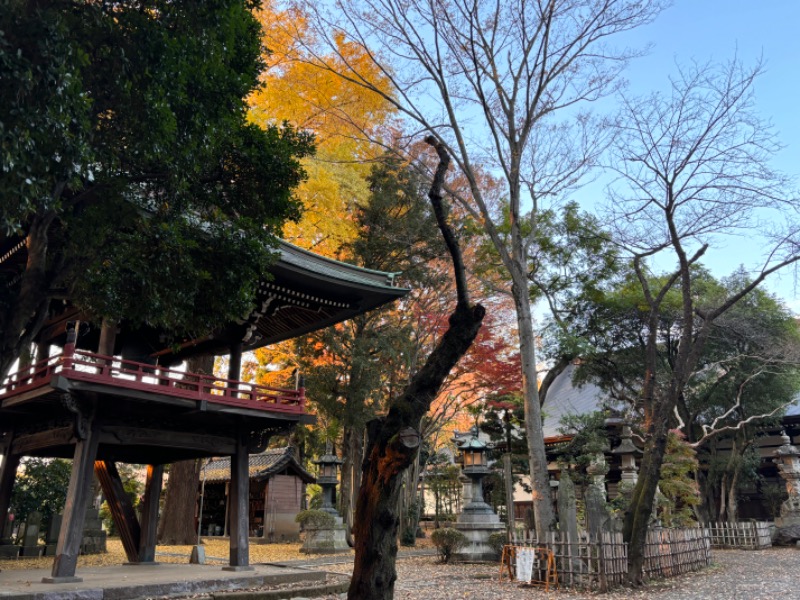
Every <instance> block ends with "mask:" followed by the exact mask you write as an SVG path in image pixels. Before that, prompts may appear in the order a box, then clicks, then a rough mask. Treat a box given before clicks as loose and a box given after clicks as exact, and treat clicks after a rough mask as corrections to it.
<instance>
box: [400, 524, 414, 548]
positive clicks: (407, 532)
mask: <svg viewBox="0 0 800 600" xmlns="http://www.w3.org/2000/svg"><path fill="white" fill-rule="evenodd" d="M416 543H417V532H416V531H414V530H413V529H411V527H406V528H405V529H403V533H402V534H401V535H400V545H401V546H414V545H416Z"/></svg>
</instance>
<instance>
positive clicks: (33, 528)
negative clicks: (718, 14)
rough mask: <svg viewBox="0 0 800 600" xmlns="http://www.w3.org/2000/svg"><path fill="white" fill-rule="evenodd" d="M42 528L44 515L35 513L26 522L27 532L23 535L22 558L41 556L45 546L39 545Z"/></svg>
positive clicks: (29, 515)
mask: <svg viewBox="0 0 800 600" xmlns="http://www.w3.org/2000/svg"><path fill="white" fill-rule="evenodd" d="M41 526H42V513H40V512H38V511H33V512H31V513H30V514H28V518H27V519H26V520H25V532H24V533H23V534H22V547H21V548H20V551H19V554H20V556H41V555H42V550H44V546H40V545H39V530H40V529H41Z"/></svg>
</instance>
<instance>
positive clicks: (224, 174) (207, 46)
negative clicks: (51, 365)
mask: <svg viewBox="0 0 800 600" xmlns="http://www.w3.org/2000/svg"><path fill="white" fill-rule="evenodd" d="M256 5H257V3H256V2H251V1H245V0H222V1H220V2H214V3H201V4H197V3H195V2H188V1H182V0H179V1H177V2H174V1H167V0H153V1H147V2H140V1H131V2H127V1H123V2H114V3H106V2H98V3H79V4H75V3H72V2H60V1H59V2H50V3H45V4H41V3H30V2H24V1H22V0H4V2H3V10H0V31H2V32H3V33H2V35H0V64H2V69H0V73H2V74H1V75H0V77H1V78H2V80H1V81H0V106H2V109H0V110H2V118H0V141H1V143H2V146H1V147H2V169H3V177H2V178H0V198H2V203H1V204H0V248H2V251H3V253H5V252H6V251H8V250H10V249H19V246H18V244H19V242H20V241H21V240H22V241H23V243H24V247H25V249H26V250H27V262H25V263H23V262H21V261H17V262H14V261H13V260H6V264H5V265H0V267H3V268H2V269H1V270H0V276H2V277H3V279H4V285H2V286H0V330H2V331H3V334H4V335H3V336H2V341H0V372H4V371H6V370H7V369H8V367H9V365H10V364H11V362H13V360H14V358H15V357H16V356H17V355H18V354H19V351H20V349H21V348H22V347H24V345H25V344H27V343H30V340H31V339H32V338H33V337H34V336H35V334H36V333H37V331H38V328H39V326H40V325H41V323H42V321H43V320H44V318H45V317H46V314H47V311H48V308H49V305H50V301H51V300H52V299H54V298H58V299H61V298H63V299H69V300H70V301H72V302H74V303H75V304H76V305H79V306H80V307H81V308H84V309H86V310H88V311H90V312H91V313H92V314H94V315H95V316H97V317H103V318H109V319H111V320H120V319H123V318H124V319H127V320H129V321H130V322H132V323H133V324H134V325H145V324H146V325H151V326H156V327H160V328H163V329H164V330H166V331H171V332H173V333H176V334H184V333H187V332H203V331H207V330H208V329H210V328H212V327H213V326H215V325H217V324H219V323H221V322H224V321H225V320H228V319H230V318H233V317H237V316H240V315H241V314H242V313H244V312H245V311H246V310H247V309H248V308H249V304H250V302H251V299H252V293H253V291H254V285H255V283H256V281H257V279H258V277H259V276H260V275H261V274H262V273H263V271H264V268H265V266H266V265H267V264H268V263H269V261H270V259H271V258H272V254H271V245H272V244H273V243H274V240H275V236H276V235H277V234H279V233H280V232H281V228H282V225H283V224H284V223H285V222H286V220H287V219H297V218H298V217H299V214H300V205H299V203H298V201H297V199H296V198H295V197H294V195H293V190H294V189H295V188H296V187H297V185H298V184H299V183H300V182H301V181H302V180H303V178H304V171H303V169H302V167H301V165H300V162H299V160H300V159H301V158H302V157H303V156H307V155H308V154H310V153H311V152H312V151H313V146H312V142H313V138H312V136H311V135H309V134H306V133H303V132H299V131H297V130H296V129H294V128H292V127H290V126H288V125H282V124H269V125H265V126H263V127H259V126H256V125H254V124H251V123H248V121H247V105H246V102H245V99H246V98H247V97H248V96H249V95H250V94H251V93H253V91H254V90H256V89H257V88H258V86H259V74H260V72H261V70H262V67H263V65H264V63H263V58H262V47H261V36H260V26H259V24H258V21H257V20H256V19H255V17H254V16H253V14H252V12H251V9H253V8H255V6H256ZM12 258H13V256H12ZM78 275H80V276H78Z"/></svg>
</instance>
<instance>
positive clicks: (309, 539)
mask: <svg viewBox="0 0 800 600" xmlns="http://www.w3.org/2000/svg"><path fill="white" fill-rule="evenodd" d="M334 520H335V521H336V522H335V523H334V525H333V526H332V527H313V526H311V527H308V526H307V527H306V528H305V529H304V532H305V541H303V546H302V547H301V548H300V552H304V553H306V554H335V553H336V552H347V551H348V550H350V546H348V545H347V535H346V531H347V530H346V527H345V524H344V522H343V521H342V517H340V516H338V515H336V516H334Z"/></svg>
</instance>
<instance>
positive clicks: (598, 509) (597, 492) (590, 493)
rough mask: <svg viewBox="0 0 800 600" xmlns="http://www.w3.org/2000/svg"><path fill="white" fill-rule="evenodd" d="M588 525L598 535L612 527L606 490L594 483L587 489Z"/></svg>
mask: <svg viewBox="0 0 800 600" xmlns="http://www.w3.org/2000/svg"><path fill="white" fill-rule="evenodd" d="M586 525H587V529H588V530H589V533H591V534H592V535H593V536H597V537H599V536H600V534H601V533H603V532H604V531H610V530H611V529H612V525H611V514H610V513H609V512H608V506H606V495H605V493H604V490H601V489H600V488H599V487H598V486H596V485H593V484H592V485H590V486H589V488H588V489H587V490H586Z"/></svg>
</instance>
